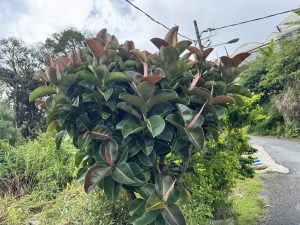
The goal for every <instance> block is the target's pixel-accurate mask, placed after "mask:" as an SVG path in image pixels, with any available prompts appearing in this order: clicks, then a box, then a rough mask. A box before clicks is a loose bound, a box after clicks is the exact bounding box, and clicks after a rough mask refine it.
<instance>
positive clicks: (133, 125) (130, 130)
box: [122, 119, 144, 138]
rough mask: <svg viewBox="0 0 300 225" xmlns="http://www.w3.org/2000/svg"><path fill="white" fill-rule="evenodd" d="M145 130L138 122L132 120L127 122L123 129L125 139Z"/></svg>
mask: <svg viewBox="0 0 300 225" xmlns="http://www.w3.org/2000/svg"><path fill="white" fill-rule="evenodd" d="M143 129H144V128H143V127H141V125H139V124H138V123H137V122H135V121H134V120H131V119H127V120H125V122H124V124H123V127H122V135H123V137H124V138H127V137H128V136H129V135H131V134H135V133H138V132H140V131H141V130H143Z"/></svg>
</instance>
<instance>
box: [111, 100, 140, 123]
mask: <svg viewBox="0 0 300 225" xmlns="http://www.w3.org/2000/svg"><path fill="white" fill-rule="evenodd" d="M116 108H118V109H122V110H124V111H125V112H128V113H129V114H131V115H133V116H135V117H136V118H138V119H139V120H141V116H140V114H139V113H138V112H137V111H136V110H135V109H134V108H132V107H131V106H129V105H128V104H127V103H126V102H119V103H118V104H117V105H116ZM124 122H125V121H124Z"/></svg>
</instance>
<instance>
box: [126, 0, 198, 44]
mask: <svg viewBox="0 0 300 225" xmlns="http://www.w3.org/2000/svg"><path fill="white" fill-rule="evenodd" d="M125 2H127V3H128V4H130V5H131V6H133V7H134V8H136V9H137V10H138V11H140V12H142V13H143V14H144V15H145V16H147V17H148V18H149V19H151V20H152V21H153V22H155V23H157V24H159V25H161V26H162V27H164V28H166V29H167V30H170V29H171V28H169V27H167V26H166V25H164V24H163V23H161V22H159V21H158V20H156V19H154V18H153V17H152V16H150V15H149V14H148V13H146V12H145V11H143V10H142V9H140V8H139V7H137V6H136V5H134V4H133V3H132V2H131V1H129V0H125ZM178 35H179V36H181V37H184V38H186V39H188V40H190V41H192V42H196V40H193V39H191V38H189V37H187V36H185V35H183V34H180V33H178Z"/></svg>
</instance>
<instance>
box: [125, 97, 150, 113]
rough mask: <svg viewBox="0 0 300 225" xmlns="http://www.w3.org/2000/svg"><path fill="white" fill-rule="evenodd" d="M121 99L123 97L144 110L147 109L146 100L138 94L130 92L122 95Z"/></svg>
mask: <svg viewBox="0 0 300 225" xmlns="http://www.w3.org/2000/svg"><path fill="white" fill-rule="evenodd" d="M120 99H123V100H125V101H126V102H128V103H129V104H131V105H134V106H136V107H137V108H138V109H140V110H141V111H142V112H145V111H146V102H145V101H144V100H143V99H142V98H140V97H138V96H135V95H130V94H122V95H120Z"/></svg>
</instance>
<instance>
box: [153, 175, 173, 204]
mask: <svg viewBox="0 0 300 225" xmlns="http://www.w3.org/2000/svg"><path fill="white" fill-rule="evenodd" d="M173 189H174V181H173V179H172V177H170V176H169V175H165V174H162V173H159V174H157V175H156V177H155V190H156V193H157V194H158V196H159V197H160V199H161V200H162V201H163V202H167V201H168V198H169V196H170V194H171V193H172V192H173Z"/></svg>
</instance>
